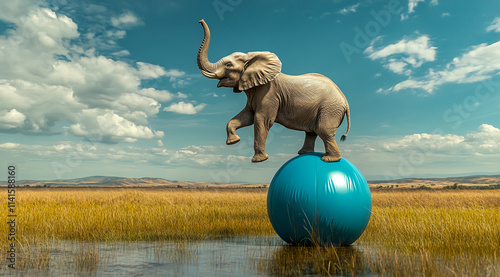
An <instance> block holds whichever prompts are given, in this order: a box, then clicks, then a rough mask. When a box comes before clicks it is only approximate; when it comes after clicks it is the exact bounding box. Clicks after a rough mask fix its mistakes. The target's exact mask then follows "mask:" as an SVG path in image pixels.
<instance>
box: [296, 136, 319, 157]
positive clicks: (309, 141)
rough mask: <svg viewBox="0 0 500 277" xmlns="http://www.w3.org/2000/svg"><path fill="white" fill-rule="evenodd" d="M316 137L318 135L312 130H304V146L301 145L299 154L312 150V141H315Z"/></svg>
mask: <svg viewBox="0 0 500 277" xmlns="http://www.w3.org/2000/svg"><path fill="white" fill-rule="evenodd" d="M317 137H318V135H317V134H316V133H314V132H306V138H305V140H304V146H302V149H300V150H299V155H302V154H305V153H311V152H314V143H315V142H316V138H317Z"/></svg>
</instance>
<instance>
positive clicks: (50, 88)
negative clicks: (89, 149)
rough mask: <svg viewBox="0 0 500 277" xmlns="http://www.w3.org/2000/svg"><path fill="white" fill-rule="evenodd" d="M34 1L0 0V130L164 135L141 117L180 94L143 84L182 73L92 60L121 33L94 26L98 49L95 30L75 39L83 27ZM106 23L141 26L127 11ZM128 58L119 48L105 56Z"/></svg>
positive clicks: (106, 136)
mask: <svg viewBox="0 0 500 277" xmlns="http://www.w3.org/2000/svg"><path fill="white" fill-rule="evenodd" d="M37 3H38V2H37V1H35V2H33V1H3V2H0V19H1V20H4V21H9V22H11V23H13V24H11V25H9V26H8V28H9V29H7V30H6V31H5V33H4V34H3V35H0V45H1V46H0V64H1V65H2V66H1V67H0V98H1V99H2V101H1V102H0V132H10V133H12V132H18V133H23V134H31V135H36V134H54V133H61V132H62V131H64V130H67V131H69V134H73V135H75V136H82V137H85V138H88V136H90V135H92V136H97V137H98V138H100V141H102V142H109V143H116V142H119V141H129V142H132V141H136V140H137V139H159V138H161V137H163V132H160V131H155V130H152V129H151V128H150V127H148V118H150V117H152V116H155V115H156V114H157V113H158V112H159V111H160V106H161V105H160V104H159V102H167V101H170V100H172V99H173V98H175V97H179V98H181V97H183V96H184V95H183V94H181V95H175V94H172V93H170V92H168V91H166V90H156V89H154V88H148V87H143V86H142V80H145V79H156V78H161V77H170V78H180V77H183V76H184V75H185V73H184V72H182V71H179V70H175V69H169V70H167V69H165V68H163V67H161V66H158V65H154V64H149V63H144V62H137V63H135V64H129V63H126V62H123V61H119V60H115V59H113V58H109V57H105V56H103V55H99V54H98V53H99V47H103V49H106V50H110V48H109V45H112V44H113V41H114V40H117V39H120V38H123V37H124V36H125V35H126V33H125V31H123V30H112V29H111V30H109V28H111V25H110V24H111V23H108V25H107V26H102V21H99V22H100V24H101V25H99V26H96V28H97V29H98V30H100V31H99V32H100V33H101V34H102V35H101V36H104V37H106V40H107V41H108V42H109V43H108V44H106V45H105V44H103V43H101V42H99V41H98V39H99V38H98V36H97V35H96V33H95V32H86V33H84V35H81V34H80V33H79V32H78V30H84V31H85V30H86V29H80V28H79V26H77V24H76V23H75V22H74V21H73V20H72V19H71V18H69V17H68V16H66V15H62V14H59V13H58V12H56V11H53V10H51V9H48V8H43V7H39V6H37ZM88 8H89V9H90V10H95V11H97V12H105V11H106V9H105V8H104V9H103V7H98V6H95V7H88ZM84 10H85V9H84ZM6 11H8V12H6ZM12 14H15V15H16V16H11V15H12ZM111 21H113V24H114V25H115V27H124V26H131V25H133V24H139V23H140V21H139V20H138V19H137V17H135V16H134V15H133V14H132V13H125V14H123V15H122V16H120V17H116V18H113V19H112V20H111ZM96 24H97V23H96ZM85 28H88V29H92V27H89V26H86V27H85ZM106 30H107V31H106ZM96 47H97V48H96ZM111 49H115V48H111ZM110 52H111V51H110ZM129 54H130V53H129V52H128V51H127V50H121V51H118V52H116V51H115V52H114V54H112V55H111V56H115V57H122V56H126V55H129ZM177 82H178V81H177ZM200 108H202V107H193V109H194V110H195V111H198V110H200ZM58 128H59V129H58ZM60 128H63V129H60Z"/></svg>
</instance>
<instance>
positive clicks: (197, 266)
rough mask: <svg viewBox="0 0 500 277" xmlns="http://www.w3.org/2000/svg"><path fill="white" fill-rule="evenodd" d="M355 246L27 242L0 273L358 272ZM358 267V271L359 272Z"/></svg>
mask: <svg viewBox="0 0 500 277" xmlns="http://www.w3.org/2000/svg"><path fill="white" fill-rule="evenodd" d="M362 252H363V251H360V250H359V248H357V247H304V246H288V245H285V243H284V242H283V241H282V240H281V239H279V237H277V236H269V237H249V238H235V239H227V240H208V241H178V242H172V241H158V242H129V243H124V242H119V243H104V242H91V243H85V242H70V241H57V242H54V243H52V244H47V245H42V246H40V245H38V246H26V247H25V251H24V252H23V253H19V264H18V265H19V267H18V268H17V269H15V270H9V269H8V268H6V267H5V266H2V267H0V275H1V276H5V275H8V276H35V275H36V276H68V275H69V276H276V275H278V276H290V275H292V276H296V275H304V274H305V275H324V274H334V275H339V274H340V275H353V274H356V275H363V274H362V273H363V272H364V271H363V263H364V262H363V253H362ZM360 273H361V274H360Z"/></svg>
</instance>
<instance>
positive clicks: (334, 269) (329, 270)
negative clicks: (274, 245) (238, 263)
mask: <svg viewBox="0 0 500 277" xmlns="http://www.w3.org/2000/svg"><path fill="white" fill-rule="evenodd" d="M363 255H364V254H363V253H362V251H360V250H359V249H358V248H357V247H356V246H344V247H334V246H330V247H321V246H311V247H307V246H289V245H285V246H281V247H279V248H278V249H277V250H276V251H274V252H272V253H270V254H268V255H266V256H267V257H265V258H263V259H262V260H261V262H260V266H259V267H260V269H261V270H265V271H267V273H269V274H271V275H279V276H302V275H351V276H352V275H363V274H366V273H367V268H366V263H365V261H364V259H363Z"/></svg>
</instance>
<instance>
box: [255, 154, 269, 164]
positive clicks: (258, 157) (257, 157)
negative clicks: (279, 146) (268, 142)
mask: <svg viewBox="0 0 500 277" xmlns="http://www.w3.org/2000/svg"><path fill="white" fill-rule="evenodd" d="M268 158H269V155H267V154H266V153H262V154H255V155H254V156H253V158H252V163H259V162H263V161H265V160H267V159H268Z"/></svg>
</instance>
